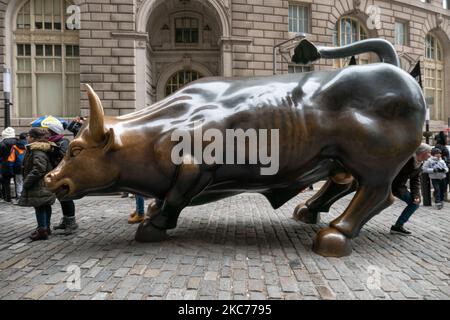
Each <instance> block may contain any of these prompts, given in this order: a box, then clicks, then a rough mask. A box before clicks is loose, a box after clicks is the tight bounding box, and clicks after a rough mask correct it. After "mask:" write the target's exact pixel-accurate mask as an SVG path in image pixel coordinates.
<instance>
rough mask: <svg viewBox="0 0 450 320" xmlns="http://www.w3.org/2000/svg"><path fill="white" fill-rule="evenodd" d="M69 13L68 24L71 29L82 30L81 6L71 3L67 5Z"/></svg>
mask: <svg viewBox="0 0 450 320" xmlns="http://www.w3.org/2000/svg"><path fill="white" fill-rule="evenodd" d="M66 13H67V15H68V17H67V20H66V26H67V28H68V29H69V30H81V9H80V7H79V6H76V5H70V6H68V7H67V10H66Z"/></svg>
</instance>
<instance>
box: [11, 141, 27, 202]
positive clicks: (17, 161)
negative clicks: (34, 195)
mask: <svg viewBox="0 0 450 320" xmlns="http://www.w3.org/2000/svg"><path fill="white" fill-rule="evenodd" d="M26 145H27V133H21V134H20V135H19V140H18V141H17V143H16V144H15V145H13V147H12V149H11V153H10V154H9V157H8V167H9V174H10V175H13V176H14V185H15V187H16V196H17V200H16V202H14V204H17V202H18V200H19V198H20V195H21V194H22V190H23V175H22V170H23V159H24V158H25V146H26Z"/></svg>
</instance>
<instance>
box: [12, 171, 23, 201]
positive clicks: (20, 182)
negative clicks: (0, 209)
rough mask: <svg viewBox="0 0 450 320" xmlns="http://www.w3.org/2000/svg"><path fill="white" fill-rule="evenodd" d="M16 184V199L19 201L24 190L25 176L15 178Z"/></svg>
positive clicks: (18, 175)
mask: <svg viewBox="0 0 450 320" xmlns="http://www.w3.org/2000/svg"><path fill="white" fill-rule="evenodd" d="M14 184H15V185H16V197H17V199H19V198H20V196H21V194H22V190H23V176H22V175H21V174H16V175H15V176H14Z"/></svg>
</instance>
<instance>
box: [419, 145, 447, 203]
mask: <svg viewBox="0 0 450 320" xmlns="http://www.w3.org/2000/svg"><path fill="white" fill-rule="evenodd" d="M423 172H426V173H428V175H429V176H430V179H431V183H432V184H433V188H434V201H435V203H436V208H437V209H438V210H441V209H442V208H443V206H444V203H443V201H444V194H445V191H446V190H445V189H446V177H447V172H448V167H447V164H446V163H445V161H444V160H442V152H441V149H439V148H433V149H432V150H431V157H430V158H429V159H428V160H427V161H426V162H425V163H424V165H423Z"/></svg>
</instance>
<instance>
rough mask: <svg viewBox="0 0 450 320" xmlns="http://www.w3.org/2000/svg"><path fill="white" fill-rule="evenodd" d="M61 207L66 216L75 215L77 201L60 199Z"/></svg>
mask: <svg viewBox="0 0 450 320" xmlns="http://www.w3.org/2000/svg"><path fill="white" fill-rule="evenodd" d="M59 203H61V209H62V213H63V216H64V217H74V216H75V203H74V202H73V201H72V200H67V201H60V202H59Z"/></svg>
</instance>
